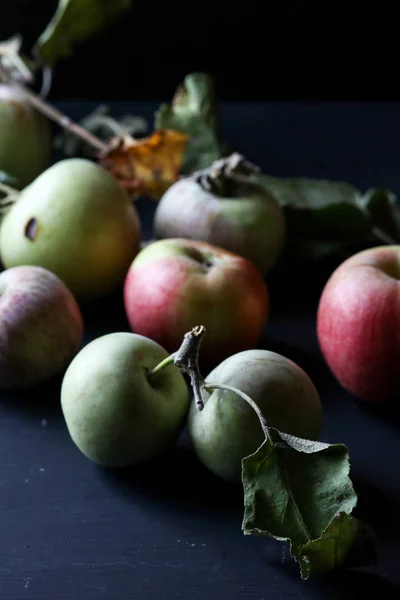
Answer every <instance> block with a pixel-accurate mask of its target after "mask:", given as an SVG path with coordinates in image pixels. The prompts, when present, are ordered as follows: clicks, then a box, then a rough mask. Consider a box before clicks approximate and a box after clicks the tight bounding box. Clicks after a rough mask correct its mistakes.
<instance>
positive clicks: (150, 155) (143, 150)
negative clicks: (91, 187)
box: [99, 129, 188, 200]
mask: <svg viewBox="0 0 400 600" xmlns="http://www.w3.org/2000/svg"><path fill="white" fill-rule="evenodd" d="M187 139H188V136H187V135H186V134H184V133H180V132H178V131H171V130H168V129H162V130H160V131H155V132H154V133H152V134H151V135H150V136H148V137H146V138H142V139H140V140H135V139H133V138H132V137H130V136H122V137H118V138H113V139H112V140H111V142H110V147H109V150H107V152H105V153H103V154H102V155H101V156H100V158H99V161H100V163H101V164H102V165H103V167H105V168H106V169H107V170H109V171H110V172H111V173H112V174H113V175H114V177H116V178H117V179H118V180H119V181H120V183H121V184H122V185H123V187H124V188H125V189H126V190H127V191H128V192H129V193H130V194H132V195H134V196H142V195H143V196H149V197H150V198H153V199H154V200H159V199H160V198H161V196H162V195H163V194H164V192H165V191H166V190H167V189H168V188H169V187H170V186H171V185H172V184H173V183H175V181H177V179H178V178H179V175H180V169H181V164H182V158H183V154H184V151H185V147H186V142H187Z"/></svg>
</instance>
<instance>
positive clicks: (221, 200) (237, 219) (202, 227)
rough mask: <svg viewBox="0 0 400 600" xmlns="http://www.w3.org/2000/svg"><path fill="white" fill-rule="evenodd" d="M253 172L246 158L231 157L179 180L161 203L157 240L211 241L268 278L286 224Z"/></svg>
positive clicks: (281, 213)
mask: <svg viewBox="0 0 400 600" xmlns="http://www.w3.org/2000/svg"><path fill="white" fill-rule="evenodd" d="M251 173H252V169H251V168H250V167H249V166H248V163H246V162H245V161H244V160H243V157H241V156H240V155H237V154H233V155H231V156H230V157H228V158H226V159H220V160H218V161H215V162H214V163H213V164H212V165H211V167H209V168H207V169H204V170H203V171H199V172H196V173H194V174H193V175H190V176H188V177H183V178H181V179H180V180H178V181H177V182H176V183H174V184H173V185H172V186H171V187H170V188H169V189H168V190H167V191H166V192H165V194H164V195H163V196H162V198H161V200H160V202H159V203H158V205H157V209H156V212H155V215H154V232H155V237H156V238H157V239H164V238H189V239H193V240H200V241H203V242H208V243H209V244H213V245H215V246H219V247H221V248H224V249H226V250H229V251H230V252H233V253H235V254H238V255H240V256H243V257H245V258H247V259H248V260H249V261H251V262H252V263H253V264H254V265H255V266H256V267H257V268H258V269H259V270H260V271H261V273H262V275H266V274H267V273H268V272H269V271H270V270H271V269H272V267H274V266H275V264H276V262H277V261H278V259H279V257H280V255H281V253H282V251H283V247H284V244H285V241H286V221H285V217H284V214H283V210H282V208H281V207H280V205H279V203H278V202H277V200H276V199H275V198H274V197H273V196H272V195H271V194H270V193H269V192H268V191H267V190H265V189H264V188H262V187H261V186H260V185H258V184H257V183H255V182H254V181H252V180H251V178H250V177H249V175H250V174H251Z"/></svg>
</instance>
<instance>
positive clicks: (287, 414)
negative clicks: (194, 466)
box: [188, 350, 322, 482]
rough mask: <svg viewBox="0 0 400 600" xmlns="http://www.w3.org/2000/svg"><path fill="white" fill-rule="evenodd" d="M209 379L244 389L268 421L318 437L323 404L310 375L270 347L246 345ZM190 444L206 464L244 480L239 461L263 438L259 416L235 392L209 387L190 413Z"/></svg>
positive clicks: (221, 474) (227, 476)
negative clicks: (202, 402)
mask: <svg viewBox="0 0 400 600" xmlns="http://www.w3.org/2000/svg"><path fill="white" fill-rule="evenodd" d="M206 383H216V384H220V385H221V384H222V385H229V386H232V387H234V388H236V389H239V390H241V391H242V392H244V393H245V394H247V395H248V396H250V397H251V398H252V400H253V401H254V402H255V403H256V404H257V405H258V407H259V408H260V410H261V412H262V414H263V415H264V417H265V419H266V421H267V424H268V425H269V426H271V427H275V428H276V429H279V430H280V431H282V432H285V433H289V434H291V435H295V436H297V437H301V438H306V439H317V438H318V436H319V435H320V431H321V425H322V405H321V401H320V398H319V394H318V392H317V390H316V388H315V386H314V384H313V382H312V381H311V379H310V378H309V376H308V375H307V374H306V373H305V372H304V371H303V369H301V368H300V367H299V366H298V365H297V364H296V363H294V362H293V361H291V360H289V359H288V358H286V357H284V356H282V355H280V354H277V353H275V352H270V351H268V350H247V351H244V352H239V353H238V354H235V355H233V356H230V357H228V358H227V359H226V360H224V361H223V362H222V363H221V364H219V365H218V366H217V367H216V368H215V369H214V370H213V371H211V373H209V374H208V376H207V377H206ZM188 432H189V437H190V440H191V444H192V446H193V448H194V450H195V452H196V454H197V456H198V457H199V459H200V460H201V461H202V462H203V464H204V465H205V466H206V467H207V468H208V469H210V470H211V471H212V472H213V473H215V474H216V475H218V476H219V477H221V478H222V479H225V480H227V481H232V482H236V481H240V478H241V461H242V459H243V458H244V457H246V456H249V455H250V454H253V453H254V452H255V451H256V450H257V449H258V448H259V446H260V445H261V443H262V442H263V440H264V433H263V431H262V429H261V425H260V422H259V419H258V417H257V415H256V413H255V411H254V410H253V408H251V406H250V405H249V404H248V403H247V402H246V401H245V400H243V399H242V398H240V397H239V396H238V395H237V394H236V393H234V392H230V391H225V390H214V391H212V392H210V394H209V395H208V398H207V399H206V401H205V405H204V408H203V410H202V411H199V410H197V408H196V406H195V405H194V404H192V406H191V407H190V411H189V416H188Z"/></svg>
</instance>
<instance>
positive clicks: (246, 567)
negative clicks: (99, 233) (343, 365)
mask: <svg viewBox="0 0 400 600" xmlns="http://www.w3.org/2000/svg"><path fill="white" fill-rule="evenodd" d="M261 4H262V3H259V2H257V3H256V2H251V1H248V2H246V3H244V4H238V5H237V6H238V8H237V9H236V10H234V9H232V5H231V3H228V2H226V3H225V2H219V3H217V2H207V1H205V2H201V3H199V4H198V5H195V4H190V3H187V2H186V3H180V2H171V3H168V4H167V3H163V2H159V3H157V2H144V1H143V2H136V4H135V7H134V8H133V9H132V10H131V11H130V14H129V17H128V16H126V17H125V18H124V19H123V21H122V22H121V23H120V25H119V26H118V28H117V29H116V30H113V31H109V32H107V33H106V34H104V35H103V36H102V37H101V38H100V39H98V40H97V41H96V42H94V41H93V42H90V43H88V44H86V45H85V46H84V47H82V48H81V49H80V50H79V55H78V56H76V57H75V58H72V59H69V60H67V61H63V63H60V64H59V65H58V66H57V71H56V76H55V80H54V87H53V89H52V93H51V96H52V97H53V99H55V100H63V102H60V106H61V108H62V109H63V110H64V111H65V112H66V113H67V114H68V115H70V116H71V117H73V118H74V119H79V118H81V117H83V116H84V115H85V114H87V113H88V112H90V110H92V109H93V108H94V106H95V105H96V103H98V102H99V101H104V100H107V99H121V100H125V102H124V103H123V104H121V103H118V104H113V109H114V111H115V114H124V113H125V112H127V109H128V108H129V110H132V112H133V113H134V114H143V116H145V117H146V118H147V119H148V120H149V121H150V120H151V118H152V115H153V112H154V109H155V108H156V107H157V106H158V104H157V102H154V103H153V104H151V103H148V102H139V103H137V104H135V101H136V100H139V101H141V100H143V101H147V100H151V99H155V100H157V101H158V100H159V99H161V98H162V99H169V98H170V97H171V95H172V93H173V91H174V89H175V87H176V84H177V83H178V82H179V81H180V80H181V79H182V78H183V76H184V75H185V74H186V73H187V72H190V71H193V70H205V71H208V72H210V73H212V74H214V75H215V76H216V78H217V81H218V89H219V96H220V98H221V100H222V102H223V104H222V107H221V108H222V110H221V117H222V127H223V135H224V138H225V139H227V140H228V141H229V142H230V144H231V145H232V146H233V147H234V148H236V149H238V150H239V151H241V152H243V153H244V154H245V155H246V156H247V157H248V158H249V159H250V160H252V161H254V162H255V163H257V164H260V165H261V166H262V167H263V168H265V169H267V170H268V172H270V173H271V174H274V175H277V176H287V175H289V176H310V177H327V178H330V179H342V180H345V181H348V182H349V183H352V184H354V185H356V186H358V187H359V188H360V189H362V190H365V189H367V188H368V187H372V186H383V187H389V188H391V189H393V190H394V191H395V192H396V193H397V194H398V195H399V194H400V169H399V165H400V151H399V149H398V148H399V142H398V141H399V139H400V108H399V106H398V105H397V104H394V103H388V104H386V103H385V104H383V105H375V104H369V103H367V102H363V104H361V103H359V102H357V103H355V104H347V103H344V104H342V103H333V104H332V103H328V102H323V103H318V102H314V101H315V100H320V99H321V100H334V99H342V100H347V99H353V100H354V99H356V100H358V101H360V100H363V101H365V100H368V99H379V100H383V99H396V98H397V95H398V94H397V90H398V67H397V61H398V58H397V48H396V44H397V41H396V40H397V37H396V36H395V35H393V31H392V30H391V27H392V25H391V24H392V23H393V24H394V25H395V24H396V19H394V17H393V15H391V14H390V13H389V12H388V9H386V7H385V5H384V3H381V4H380V6H379V13H378V12H377V10H378V9H377V7H376V6H375V5H374V6H372V5H371V8H370V9H369V8H367V7H366V6H365V5H363V6H360V7H358V6H356V4H358V3H353V4H354V5H353V6H341V4H340V3H335V4H331V5H329V4H324V5H318V6H316V7H315V6H313V5H312V4H311V3H305V2H297V3H295V2H292V3H288V2H286V3H282V4H279V5H275V4H274V5H264V3H263V9H265V11H266V12H265V15H264V16H263V15H261V12H262V11H261V7H260V5H261ZM55 5H56V2H54V1H51V2H50V1H48V0H40V1H39V0H13V1H12V2H10V1H9V0H0V38H1V39H5V38H7V37H9V36H11V35H13V34H14V33H15V32H16V31H19V32H21V33H22V34H23V35H24V38H25V43H26V48H30V47H31V45H32V44H33V42H34V40H35V39H36V38H37V36H38V35H39V34H40V32H41V31H42V30H43V28H44V26H45V25H46V23H47V21H48V20H49V18H50V16H51V13H52V11H53V9H54V7H55ZM190 13H191V14H190ZM239 59H241V62H242V61H243V62H242V64H241V66H240V67H239ZM70 98H78V99H87V100H92V101H93V102H89V103H85V104H83V103H82V102H77V103H75V102H72V103H71V102H65V100H68V99H70ZM276 99H279V100H281V99H284V100H289V99H290V100H301V102H300V103H298V102H294V103H281V102H277V103H276V102H272V100H276ZM242 100H259V101H260V100H269V101H270V102H267V103H256V104H254V105H253V107H252V109H251V110H249V107H248V106H247V105H245V104H241V103H240V102H236V103H235V102H234V103H225V101H242ZM304 100H307V101H309V100H312V102H304ZM138 209H139V211H140V216H141V219H142V224H143V233H144V237H150V236H151V234H152V231H151V224H152V210H153V209H154V206H152V205H149V204H148V203H145V202H143V203H142V202H139V204H138ZM331 267H332V265H329V266H326V267H325V268H324V269H321V270H315V269H308V268H304V269H300V268H299V269H294V270H293V271H289V272H286V271H282V272H281V273H280V275H275V277H271V278H268V285H269V288H270V292H271V319H270V321H269V323H268V324H267V327H266V329H265V331H264V332H263V335H262V339H261V340H260V344H259V346H260V347H264V348H267V349H270V350H275V351H277V352H280V353H282V354H284V355H285V356H287V357H289V358H292V359H293V360H295V361H296V362H297V363H298V364H299V365H300V366H301V367H303V368H304V369H305V370H306V371H307V373H308V374H309V375H310V376H311V377H312V379H313V381H314V382H315V384H316V386H317V389H318V391H319V392H320V395H321V400H322V403H323V409H324V429H323V433H322V439H323V440H324V441H327V442H338V441H341V442H344V443H346V444H347V445H348V447H349V450H350V456H351V476H352V480H353V483H354V486H355V489H356V491H357V493H358V494H359V504H358V507H357V511H356V514H357V516H358V517H359V518H361V519H362V520H364V521H365V522H367V523H369V524H371V525H372V526H373V527H374V529H375V531H376V533H377V535H378V544H377V558H378V562H377V564H376V565H372V566H370V567H369V568H367V569H355V570H347V571H344V572H339V573H334V574H332V575H330V576H326V577H316V578H315V579H312V580H311V581H308V582H304V581H301V580H300V578H299V572H298V568H297V566H296V565H295V564H294V563H293V561H292V560H291V559H290V557H289V553H288V549H287V547H286V545H284V544H282V543H280V542H276V541H274V540H271V539H269V538H255V537H247V536H243V534H242V532H241V529H240V525H241V518H242V514H243V510H242V503H243V499H242V495H241V490H240V488H239V489H233V488H232V486H230V485H228V484H224V483H223V482H221V481H219V480H217V478H215V477H213V476H212V475H211V474H210V473H209V472H207V471H206V469H205V468H203V467H202V466H201V465H200V464H199V462H198V461H197V460H196V457H195V456H194V455H193V452H192V451H191V449H190V447H189V445H188V442H187V438H186V435H185V433H184V434H183V436H182V438H181V439H180V440H179V443H178V444H177V445H176V447H174V448H172V449H171V451H170V452H168V453H167V454H166V455H165V456H164V457H162V458H161V459H160V460H157V461H155V462H154V463H153V464H152V465H150V466H149V465H146V466H144V467H143V468H138V469H133V470H129V469H128V470H123V471H122V472H121V471H113V470H107V469H101V468H99V467H97V466H96V465H94V464H92V463H90V462H89V461H87V460H86V459H85V458H84V457H83V456H82V455H81V454H80V453H79V452H78V450H77V449H76V448H75V447H74V445H73V444H72V442H71V440H70V438H69V436H68V433H67V431H66V427H65V423H64V421H63V417H62V414H61V411H60V406H59V385H60V380H56V381H53V382H50V383H49V385H45V386H43V388H41V389H40V390H37V393H36V396H35V397H34V396H33V394H30V393H28V394H26V395H24V394H21V395H19V394H6V393H4V392H2V393H1V395H0V467H1V469H0V598H1V600H3V598H4V600H39V599H40V600H97V599H104V600H130V599H132V600H137V599H140V600H141V599H142V598H143V599H146V600H173V599H176V600H179V599H183V600H199V599H200V600H203V599H204V598H210V599H212V600H225V599H232V600H233V599H235V600H236V599H238V600H239V599H242V600H264V599H265V600H266V599H267V598H273V599H274V600H299V599H303V600H354V599H356V598H359V597H364V596H365V595H366V593H367V592H371V593H373V594H374V595H375V596H376V597H381V598H385V600H392V599H393V600H398V598H399V596H400V587H399V586H400V575H399V561H400V552H399V537H400V519H399V506H400V486H399V483H400V479H399V466H398V457H399V455H400V436H399V423H400V419H399V414H398V411H392V410H388V409H385V410H371V409H369V408H367V407H365V406H362V405H361V404H360V403H357V402H356V401H355V399H354V398H352V397H351V396H350V395H349V394H348V393H346V392H345V391H344V390H343V389H341V387H340V386H339V384H338V383H337V382H336V381H335V379H334V378H333V376H332V375H331V373H329V371H328V369H327V368H326V365H325V364H324V361H323V359H322V356H321V354H320V352H319V348H318V343H317V338H316V332H315V313H316V308H317V303H318V298H319V294H320V292H321V289H322V286H323V284H324V282H325V281H326V279H327V278H328V276H329V274H330V272H331ZM84 318H85V327H86V331H85V339H84V343H88V342H89V341H90V340H91V339H93V338H94V337H97V336H98V335H101V334H103V333H108V332H111V331H123V330H128V326H127V322H126V319H125V317H124V312H123V307H122V303H121V293H120V290H118V291H117V294H116V298H113V299H112V300H111V301H109V302H108V301H107V302H99V303H98V304H96V306H94V307H93V306H92V307H89V308H87V309H86V310H85V311H84Z"/></svg>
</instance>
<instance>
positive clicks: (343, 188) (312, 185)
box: [251, 173, 400, 262]
mask: <svg viewBox="0 0 400 600" xmlns="http://www.w3.org/2000/svg"><path fill="white" fill-rule="evenodd" d="M251 178H252V180H253V181H255V182H257V183H258V184H259V185H261V186H262V187H264V188H265V189H267V190H268V191H269V192H270V193H271V194H272V195H273V196H274V197H275V198H276V199H277V200H278V202H279V203H280V205H281V206H282V208H283V210H284V214H285V217H286V225H287V244H286V248H285V252H284V258H285V259H288V260H289V261H292V260H294V261H295V262H315V261H321V260H326V259H329V258H333V257H338V258H339V259H340V257H341V256H343V257H347V256H348V255H351V253H352V252H353V250H354V249H356V250H355V251H357V248H360V249H361V248H363V247H369V246H371V245H376V244H377V243H383V244H398V243H400V223H399V217H398V207H397V199H396V195H395V194H394V193H393V192H392V191H391V190H387V189H383V188H371V189H370V190H367V191H366V192H365V193H364V194H362V193H361V191H360V190H358V189H356V188H355V187H353V186H352V185H350V184H348V183H345V182H343V181H328V180H321V179H306V178H299V179H289V178H283V179H279V178H276V177H271V176H268V175H264V174H262V173H257V174H254V175H252V176H251Z"/></svg>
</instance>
